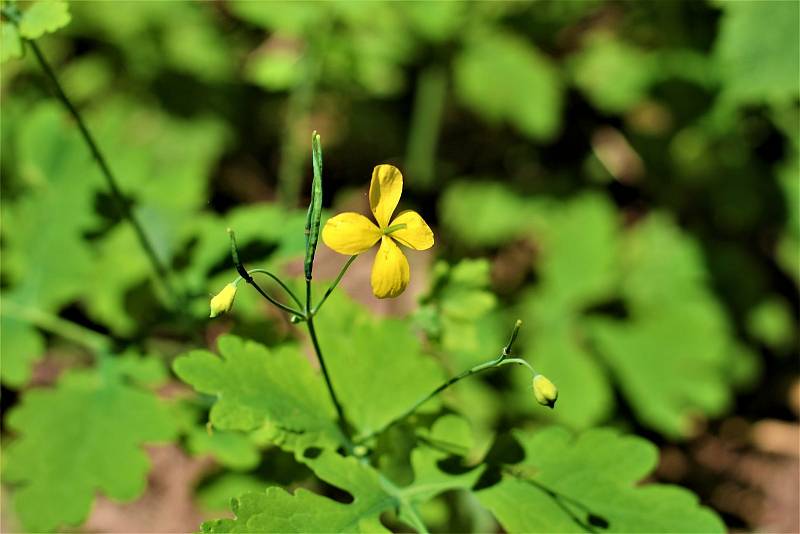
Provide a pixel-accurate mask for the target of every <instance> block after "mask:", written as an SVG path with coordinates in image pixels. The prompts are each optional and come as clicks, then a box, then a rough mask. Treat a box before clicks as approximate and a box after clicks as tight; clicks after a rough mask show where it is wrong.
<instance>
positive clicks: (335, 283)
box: [310, 254, 358, 317]
mask: <svg viewBox="0 0 800 534" xmlns="http://www.w3.org/2000/svg"><path fill="white" fill-rule="evenodd" d="M357 257H358V254H356V255H355V256H350V258H349V259H348V260H347V263H345V264H344V267H342V270H341V271H339V276H337V277H336V280H334V281H333V283H332V284H331V285H330V287H328V290H327V291H325V294H324V295H323V296H322V300H320V301H319V303H318V304H317V305H316V306H314V307H313V308H312V309H311V312H310V314H311V316H312V317H313V316H314V315H316V314H317V312H318V311H319V309H320V308H321V307H322V305H323V304H324V303H325V301H326V300H328V297H329V296H330V295H331V293H333V290H334V289H336V286H338V285H339V282H340V281H341V280H342V277H343V276H344V273H346V272H347V269H349V268H350V265H351V264H352V263H353V262H354V261H355V259H356V258H357Z"/></svg>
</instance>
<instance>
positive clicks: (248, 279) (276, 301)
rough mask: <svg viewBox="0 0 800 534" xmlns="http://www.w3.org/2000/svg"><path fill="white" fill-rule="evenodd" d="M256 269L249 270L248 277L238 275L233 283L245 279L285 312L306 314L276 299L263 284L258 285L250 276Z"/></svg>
mask: <svg viewBox="0 0 800 534" xmlns="http://www.w3.org/2000/svg"><path fill="white" fill-rule="evenodd" d="M254 271H255V270H253V271H247V276H246V277H245V276H241V275H239V277H238V278H237V279H236V280H234V281H233V283H234V284H238V283H239V282H240V281H242V280H244V281H245V282H247V283H248V284H250V285H251V286H253V288H254V289H255V290H256V291H258V293H259V294H260V295H261V296H262V297H264V298H265V299H267V300H268V301H269V302H270V304H272V305H273V306H276V307H278V308H280V309H282V310H283V311H285V312H287V313H291V314H292V315H297V316H298V317H304V316H305V313H303V311H301V310H296V309H294V308H292V307H290V306H287V305H286V304H284V303H282V302H280V301H278V300H276V299H275V298H274V297H272V296H271V295H270V294H269V293H267V292H266V291H264V290H263V289H261V286H260V285H258V283H257V282H256V281H255V280H254V279H253V277H252V276H250V273H251V272H254Z"/></svg>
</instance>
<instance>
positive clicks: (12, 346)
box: [0, 295, 45, 388]
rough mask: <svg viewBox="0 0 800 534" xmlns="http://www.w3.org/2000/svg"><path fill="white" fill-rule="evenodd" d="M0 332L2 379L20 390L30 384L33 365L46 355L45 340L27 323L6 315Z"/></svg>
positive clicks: (0, 370) (0, 326)
mask: <svg viewBox="0 0 800 534" xmlns="http://www.w3.org/2000/svg"><path fill="white" fill-rule="evenodd" d="M6 298H7V297H6V296H5V295H4V300H5V299H6ZM0 331H1V332H2V336H0V354H2V355H3V365H2V366H0V379H2V381H3V384H4V385H6V386H9V387H13V388H18V387H20V386H23V385H25V384H27V383H28V381H29V380H30V378H31V370H32V367H33V363H34V362H35V361H36V360H38V359H39V358H40V357H41V356H42V355H43V354H44V347H45V343H44V338H43V336H42V335H41V334H40V333H39V331H38V330H36V328H34V327H32V326H31V325H30V324H29V323H27V322H26V321H21V320H19V319H15V318H13V317H8V316H6V315H3V316H2V317H0Z"/></svg>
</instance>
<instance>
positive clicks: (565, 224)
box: [514, 195, 619, 428]
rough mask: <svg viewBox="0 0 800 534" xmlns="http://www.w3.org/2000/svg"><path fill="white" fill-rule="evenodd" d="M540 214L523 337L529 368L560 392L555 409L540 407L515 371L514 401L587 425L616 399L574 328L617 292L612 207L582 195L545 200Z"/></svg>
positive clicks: (534, 236) (546, 415)
mask: <svg viewBox="0 0 800 534" xmlns="http://www.w3.org/2000/svg"><path fill="white" fill-rule="evenodd" d="M540 218H541V220H542V223H541V225H540V226H539V227H538V228H537V229H535V230H534V231H533V232H532V234H531V235H532V239H534V240H536V242H537V243H538V244H539V245H540V252H539V254H538V258H537V260H538V261H537V263H536V266H535V267H536V271H537V273H538V275H539V281H540V282H539V285H538V286H537V287H535V288H534V289H532V290H530V291H528V292H526V293H524V294H523V298H522V301H521V310H520V317H521V318H522V320H523V322H524V324H525V326H524V327H523V329H522V330H521V332H520V342H521V343H522V345H523V347H524V351H525V353H526V354H528V355H529V356H528V359H529V361H530V362H531V363H532V364H533V366H534V368H535V369H536V370H537V371H539V372H540V373H543V374H544V375H545V376H547V377H548V378H549V379H550V380H552V381H553V382H554V383H555V384H556V385H557V386H558V389H559V400H558V404H557V406H556V409H555V410H554V411H552V412H544V411H542V410H541V409H540V408H539V407H538V406H537V405H536V404H535V403H534V402H533V394H532V392H531V382H530V376H528V375H527V373H516V374H515V375H514V376H515V383H516V384H517V395H516V397H515V398H516V399H517V402H516V404H518V405H519V406H520V407H524V408H523V410H524V411H533V410H535V412H533V413H535V414H536V415H537V416H538V417H540V418H554V419H556V420H558V421H559V422H561V423H564V424H567V425H569V426H570V427H574V428H587V427H589V426H591V425H593V424H597V423H598V422H600V421H602V420H604V419H605V418H606V417H608V416H609V415H610V413H611V411H612V409H613V405H614V400H613V393H612V390H611V387H610V384H609V383H608V377H607V376H606V373H605V371H604V370H603V368H602V366H601V365H600V362H598V361H597V358H596V357H595V356H594V355H593V354H592V352H591V351H590V350H589V347H588V346H587V344H586V342H585V340H584V339H582V336H580V334H579V332H580V325H581V323H580V320H581V313H582V311H583V310H584V309H585V308H587V307H589V306H590V305H592V304H595V303H597V302H602V301H603V300H604V299H607V298H610V297H611V296H613V295H614V289H615V286H616V283H617V276H618V267H617V263H618V249H619V235H618V234H619V230H618V228H617V220H616V213H615V211H614V209H613V207H612V206H611V204H610V203H609V202H608V201H607V200H606V199H605V198H604V197H601V196H594V195H584V196H581V197H577V198H575V199H572V200H571V201H569V202H564V203H560V204H553V205H550V206H544V207H543V208H542V213H541V214H540Z"/></svg>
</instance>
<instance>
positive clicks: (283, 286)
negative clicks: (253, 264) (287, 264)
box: [247, 269, 303, 309]
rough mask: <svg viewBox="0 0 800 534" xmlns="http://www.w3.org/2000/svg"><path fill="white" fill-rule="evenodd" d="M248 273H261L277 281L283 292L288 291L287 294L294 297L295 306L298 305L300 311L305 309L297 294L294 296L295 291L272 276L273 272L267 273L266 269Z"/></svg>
mask: <svg viewBox="0 0 800 534" xmlns="http://www.w3.org/2000/svg"><path fill="white" fill-rule="evenodd" d="M247 272H248V273H250V274H253V273H261V274H265V275H267V276H269V277H270V278H272V279H273V280H275V281H276V282H277V283H278V285H279V286H281V287H282V288H283V290H284V291H286V293H287V294H288V295H289V296H290V297H292V300H293V301H294V302H295V304H297V307H298V308H300V309H302V308H303V303H302V302H300V299H299V298H297V295H295V294H294V291H292V290H291V289H289V286H287V285H286V284H285V283H284V281H283V280H281V279H280V278H278V277H277V276H276V275H274V274H272V273H271V272H269V271H267V270H266V269H250V270H248V271H247Z"/></svg>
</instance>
